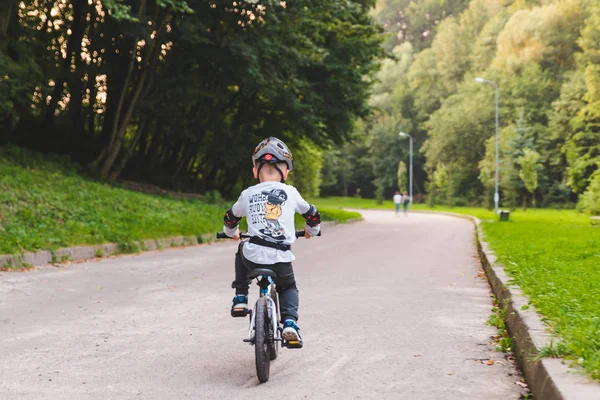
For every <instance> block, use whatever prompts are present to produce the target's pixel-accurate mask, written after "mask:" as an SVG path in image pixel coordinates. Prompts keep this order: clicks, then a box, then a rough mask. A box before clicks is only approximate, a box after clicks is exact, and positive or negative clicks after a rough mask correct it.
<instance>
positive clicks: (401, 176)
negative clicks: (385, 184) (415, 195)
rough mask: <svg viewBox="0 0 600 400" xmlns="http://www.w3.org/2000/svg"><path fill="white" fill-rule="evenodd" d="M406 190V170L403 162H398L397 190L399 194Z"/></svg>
mask: <svg viewBox="0 0 600 400" xmlns="http://www.w3.org/2000/svg"><path fill="white" fill-rule="evenodd" d="M407 188H408V169H407V168H406V163H405V162H404V161H400V162H399V163H398V190H400V192H404V191H406V190H407Z"/></svg>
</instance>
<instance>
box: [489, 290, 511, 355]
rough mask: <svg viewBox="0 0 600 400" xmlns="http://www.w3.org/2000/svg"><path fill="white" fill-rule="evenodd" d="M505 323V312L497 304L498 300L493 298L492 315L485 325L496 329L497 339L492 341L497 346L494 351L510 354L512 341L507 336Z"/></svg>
mask: <svg viewBox="0 0 600 400" xmlns="http://www.w3.org/2000/svg"><path fill="white" fill-rule="evenodd" d="M505 321H506V310H505V309H504V308H503V307H502V305H501V304H499V302H498V299H496V298H494V308H492V314H491V315H490V317H489V318H488V320H487V324H488V325H490V326H493V327H494V328H496V329H498V337H497V338H495V339H494V341H495V342H496V345H497V346H496V351H501V352H502V353H510V352H511V351H512V341H513V339H512V338H511V337H510V335H509V334H508V330H507V329H506V323H505Z"/></svg>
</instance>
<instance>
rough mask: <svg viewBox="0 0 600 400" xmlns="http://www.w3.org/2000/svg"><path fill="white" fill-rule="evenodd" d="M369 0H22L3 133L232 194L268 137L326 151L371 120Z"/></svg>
mask: <svg viewBox="0 0 600 400" xmlns="http://www.w3.org/2000/svg"><path fill="white" fill-rule="evenodd" d="M372 5H373V2H371V1H366V2H365V1H354V0H349V1H344V2H338V1H333V0H327V1H314V0H301V1H294V2H280V1H270V0H269V1H266V2H262V3H258V2H243V1H242V2H237V3H236V5H235V7H234V6H232V3H231V2H229V3H227V2H210V1H194V2H191V1H185V0H148V1H134V0H94V1H90V2H88V1H74V0H66V1H60V2H58V1H41V2H34V1H24V2H23V3H22V6H20V7H19V11H18V12H16V13H14V15H12V16H11V21H10V24H9V29H8V31H7V33H6V34H7V35H8V39H9V40H8V43H9V44H8V45H5V44H4V43H5V41H4V40H2V45H1V46H0V70H2V71H3V72H2V76H1V77H0V132H2V138H0V139H1V140H2V141H3V142H4V141H6V140H10V141H15V142H19V143H21V144H24V145H26V146H28V147H35V148H38V149H41V150H43V151H45V152H58V153H63V154H69V155H72V156H73V158H75V159H76V161H78V162H80V163H81V164H85V165H87V166H89V168H90V170H91V172H92V173H93V174H97V175H99V176H101V177H102V178H106V179H108V180H111V181H112V180H116V179H118V178H119V177H120V176H122V175H125V176H127V178H128V179H130V180H140V181H146V182H148V183H153V184H157V185H159V186H165V187H170V188H174V189H178V190H183V189H185V190H187V191H198V192H204V191H208V190H218V191H219V192H220V193H222V194H224V195H227V196H229V195H234V192H236V191H238V190H239V189H240V188H242V187H243V186H245V185H247V184H249V183H251V182H252V176H251V174H249V173H240V171H241V170H242V171H243V170H246V169H247V168H245V167H246V166H247V165H248V164H247V163H248V161H247V160H248V158H249V155H250V153H251V151H252V149H253V148H254V146H255V145H256V144H257V143H258V142H259V141H260V140H261V139H263V138H264V137H266V136H271V135H273V136H277V137H280V138H281V139H283V140H286V141H288V142H289V143H290V145H291V146H292V147H294V146H295V145H298V146H299V147H300V148H302V147H303V146H312V147H313V148H316V147H315V146H314V145H316V146H319V147H321V148H325V147H328V146H330V145H331V144H332V143H338V144H341V143H342V142H343V141H344V139H346V138H347V137H348V136H349V135H350V134H351V132H352V128H353V125H354V122H355V120H356V118H357V117H362V116H365V115H367V113H368V110H369V105H368V104H367V99H368V96H369V87H370V85H371V82H372V78H373V74H374V73H375V71H376V68H377V66H378V64H377V62H376V59H377V58H378V57H379V55H380V54H381V50H380V48H379V45H380V42H381V37H380V29H379V27H377V26H376V25H375V23H374V22H373V20H372V19H371V17H370V16H369V14H368V11H369V8H370V7H371V6H372ZM54 6H56V7H54ZM53 7H54V8H53ZM50 10H52V12H50ZM40 26H44V27H48V28H47V29H39V27H40ZM3 30H4V29H3ZM2 33H3V34H4V32H2ZM5 70H6V71H8V72H9V73H8V75H5V72H4V71H5ZM6 76H8V78H7V77H6ZM206 110H210V112H205V111H206ZM309 141H310V142H312V143H314V145H311V144H310V143H309ZM300 151H302V150H300ZM224 160H226V162H224ZM307 174H308V172H307ZM311 185H312V186H313V187H312V188H310V189H309V190H312V191H313V192H315V193H316V190H317V188H316V186H318V181H312V182H311Z"/></svg>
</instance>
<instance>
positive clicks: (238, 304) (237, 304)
mask: <svg viewBox="0 0 600 400" xmlns="http://www.w3.org/2000/svg"><path fill="white" fill-rule="evenodd" d="M246 315H248V296H246V295H243V294H238V295H236V296H235V297H234V298H233V305H232V306H231V316H232V317H245V316H246Z"/></svg>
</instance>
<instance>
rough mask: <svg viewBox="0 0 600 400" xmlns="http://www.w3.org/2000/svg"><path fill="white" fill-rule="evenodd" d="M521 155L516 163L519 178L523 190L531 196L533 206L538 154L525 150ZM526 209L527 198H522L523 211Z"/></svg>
mask: <svg viewBox="0 0 600 400" xmlns="http://www.w3.org/2000/svg"><path fill="white" fill-rule="evenodd" d="M523 153H524V154H523V155H522V156H521V157H519V159H518V163H519V164H520V165H521V170H520V171H519V177H520V178H521V180H522V181H523V184H524V185H525V188H526V189H527V191H528V192H529V193H531V194H532V202H533V205H534V206H535V195H534V192H535V189H537V186H538V173H537V169H538V160H539V159H540V154H539V153H538V152H536V151H535V150H531V149H525V150H524V151H523ZM526 209H527V198H526V197H525V196H523V211H525V210H526Z"/></svg>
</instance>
